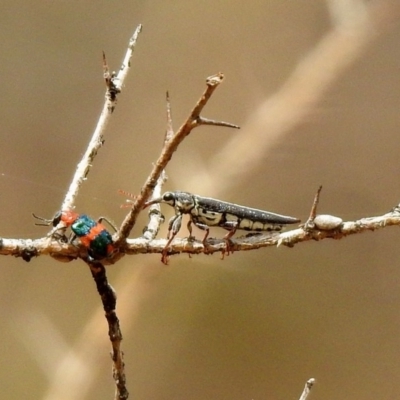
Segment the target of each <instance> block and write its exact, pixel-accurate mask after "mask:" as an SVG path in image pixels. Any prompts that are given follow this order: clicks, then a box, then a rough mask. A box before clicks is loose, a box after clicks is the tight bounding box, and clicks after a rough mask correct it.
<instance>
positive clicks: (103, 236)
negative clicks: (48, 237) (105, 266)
mask: <svg viewBox="0 0 400 400" xmlns="http://www.w3.org/2000/svg"><path fill="white" fill-rule="evenodd" d="M33 216H34V217H35V218H36V219H39V220H41V221H44V223H43V224H36V225H45V226H49V225H53V226H54V227H56V226H57V225H58V224H59V223H60V221H62V222H64V224H65V225H66V227H67V228H68V227H70V228H71V230H72V232H73V233H74V237H72V239H71V240H70V241H71V242H72V241H73V240H74V238H75V237H78V238H79V240H80V241H81V243H82V244H83V246H85V247H86V249H87V251H88V255H89V259H92V260H101V259H103V258H107V257H110V256H111V255H112V253H113V252H114V251H115V247H114V243H113V240H112V236H111V234H110V233H109V232H108V231H107V229H106V227H105V226H104V225H103V224H102V223H101V222H102V220H106V219H105V218H100V219H99V220H98V221H97V222H96V221H95V220H94V219H92V218H90V217H89V216H87V215H86V214H78V213H76V212H74V211H62V212H61V211H59V212H58V213H57V214H56V215H55V216H54V218H53V219H44V218H41V217H37V216H36V215H35V214H33ZM110 225H111V224H110Z"/></svg>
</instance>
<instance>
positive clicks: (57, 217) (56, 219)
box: [53, 211, 62, 226]
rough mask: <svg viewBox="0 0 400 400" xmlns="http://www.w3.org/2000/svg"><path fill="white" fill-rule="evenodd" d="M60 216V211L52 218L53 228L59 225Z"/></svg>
mask: <svg viewBox="0 0 400 400" xmlns="http://www.w3.org/2000/svg"><path fill="white" fill-rule="evenodd" d="M61 216H62V214H61V211H58V212H57V213H56V215H55V216H54V218H53V226H57V225H58V224H59V223H60V221H61Z"/></svg>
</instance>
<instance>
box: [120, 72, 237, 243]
mask: <svg viewBox="0 0 400 400" xmlns="http://www.w3.org/2000/svg"><path fill="white" fill-rule="evenodd" d="M223 78H224V75H223V74H222V73H219V74H216V75H213V76H211V77H209V78H207V81H206V84H207V87H206V90H205V91H204V93H203V95H202V96H201V97H200V99H199V100H198V102H197V103H196V105H195V107H194V108H193V110H192V111H191V113H190V115H189V117H188V118H187V120H186V121H185V123H184V124H183V125H182V126H181V127H180V128H179V130H178V132H177V133H176V134H175V135H173V136H172V135H171V136H172V137H171V138H170V139H169V140H168V141H167V142H165V145H164V147H163V149H162V151H161V154H160V156H159V158H158V160H157V162H156V163H155V165H154V167H153V170H152V171H151V173H150V175H149V177H148V178H147V180H146V182H145V184H144V185H143V187H142V190H141V192H140V194H139V195H138V196H137V197H136V200H135V201H134V203H133V205H132V209H131V211H130V212H129V214H128V215H127V216H126V218H125V220H124V221H123V223H122V225H121V228H120V230H119V234H118V235H117V238H116V246H117V247H118V246H120V245H121V243H122V242H123V241H124V240H125V239H126V238H127V237H128V235H129V233H130V232H131V230H132V228H133V226H134V225H135V222H136V218H137V216H138V215H139V212H140V211H141V210H142V208H143V206H144V203H145V202H146V200H147V199H148V197H149V196H150V194H151V192H152V191H153V189H154V187H155V185H156V183H157V180H158V178H159V177H160V175H161V173H162V171H163V170H164V169H165V167H166V166H167V164H168V162H169V161H170V160H171V158H172V155H173V154H174V152H175V151H176V150H177V148H178V146H179V144H180V143H181V142H182V141H183V139H185V137H186V136H188V135H189V134H190V132H191V131H192V130H193V129H194V128H196V127H197V126H200V125H202V124H203V122H202V119H201V118H200V113H201V111H202V110H203V108H204V106H205V105H206V104H207V102H208V100H209V99H210V97H211V96H212V94H213V93H214V90H215V89H216V88H217V87H218V85H219V84H220V83H221V82H222V80H223ZM210 124H211V122H210V123H209V125H210ZM221 124H223V123H222V122H218V121H214V122H213V123H212V125H221ZM224 126H227V125H224ZM229 126H231V127H235V128H237V126H236V125H233V124H229ZM167 136H168V137H169V136H170V135H167Z"/></svg>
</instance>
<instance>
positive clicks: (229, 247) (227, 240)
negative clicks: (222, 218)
mask: <svg viewBox="0 0 400 400" xmlns="http://www.w3.org/2000/svg"><path fill="white" fill-rule="evenodd" d="M238 225H239V223H238V222H236V226H234V227H233V228H232V229H230V230H229V232H228V233H227V234H226V235H225V236H224V237H223V239H224V241H225V244H226V250H224V251H222V258H224V256H225V252H226V254H227V255H228V256H229V253H230V252H232V253H233V250H232V242H231V240H230V239H231V237H232V236H233V235H234V234H235V232H236V229H237V226H238Z"/></svg>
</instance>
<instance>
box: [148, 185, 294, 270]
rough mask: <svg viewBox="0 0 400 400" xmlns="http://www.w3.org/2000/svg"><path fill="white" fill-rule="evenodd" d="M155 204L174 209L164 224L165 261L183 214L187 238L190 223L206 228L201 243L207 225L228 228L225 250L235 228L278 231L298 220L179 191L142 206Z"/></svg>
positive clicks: (190, 235) (206, 235)
mask: <svg viewBox="0 0 400 400" xmlns="http://www.w3.org/2000/svg"><path fill="white" fill-rule="evenodd" d="M156 203H166V204H169V205H170V206H171V207H174V209H175V215H174V216H173V217H172V218H171V219H170V220H169V223H168V236H167V239H168V242H167V244H166V245H165V248H164V250H163V258H162V260H163V262H166V257H167V252H168V247H169V245H170V244H171V242H172V240H173V239H174V237H175V236H176V234H177V233H178V232H179V230H180V228H181V225H182V216H183V214H188V215H189V217H190V220H189V222H188V224H187V227H188V230H189V238H193V235H192V226H191V225H192V223H193V224H194V225H195V226H197V227H198V228H200V229H202V230H205V231H206V234H205V236H204V239H203V244H204V245H206V239H207V237H208V234H209V231H210V229H209V228H210V227H213V226H217V227H221V228H224V229H226V230H228V231H229V232H228V233H227V234H226V235H225V236H224V240H225V241H226V243H227V247H228V250H229V239H230V238H231V237H232V236H233V235H234V234H235V232H236V230H238V229H242V230H246V231H252V232H261V231H280V230H281V229H282V227H283V225H287V224H295V223H296V222H300V220H299V219H298V218H294V217H289V216H285V215H280V214H275V213H272V212H269V211H262V210H257V209H255V208H250V207H245V206H240V205H238V204H233V203H228V202H226V201H221V200H217V199H212V198H210V197H202V196H198V195H195V194H192V193H188V192H181V191H175V192H165V193H164V194H163V195H162V196H161V197H159V198H156V199H153V200H150V201H148V202H147V203H145V207H148V206H150V205H152V204H156Z"/></svg>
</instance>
